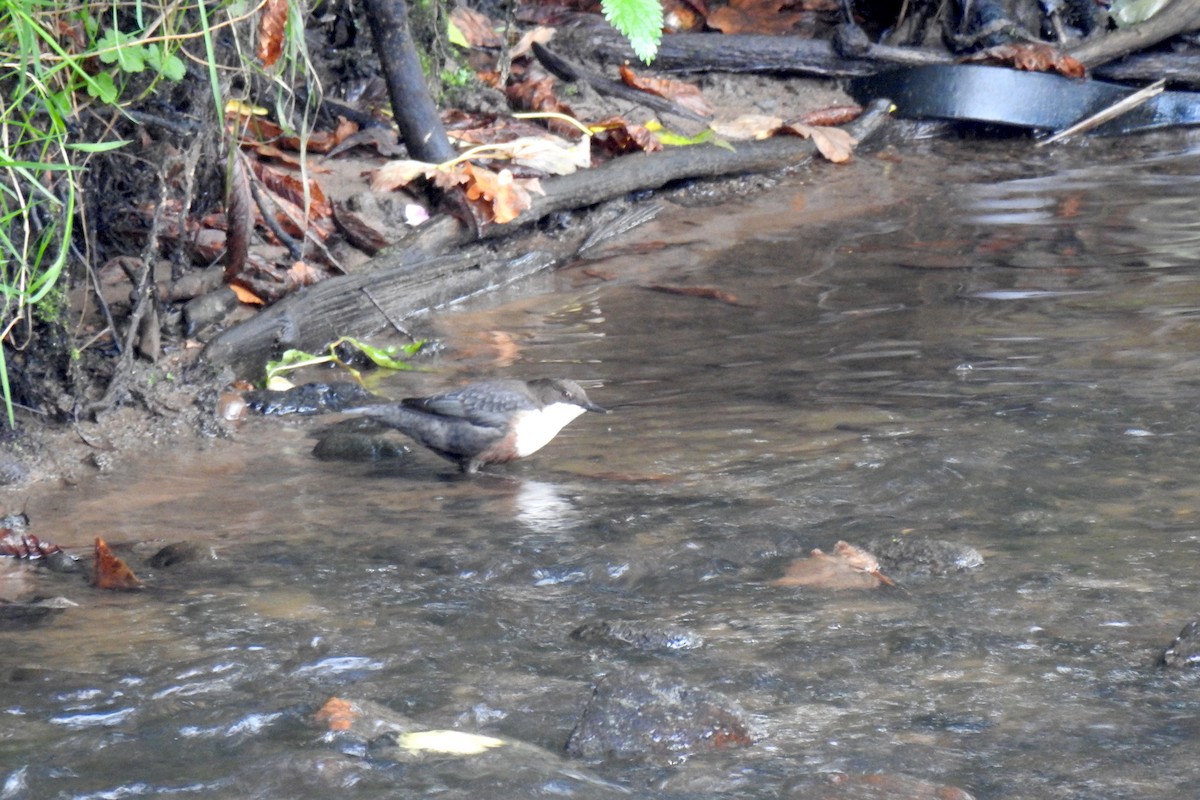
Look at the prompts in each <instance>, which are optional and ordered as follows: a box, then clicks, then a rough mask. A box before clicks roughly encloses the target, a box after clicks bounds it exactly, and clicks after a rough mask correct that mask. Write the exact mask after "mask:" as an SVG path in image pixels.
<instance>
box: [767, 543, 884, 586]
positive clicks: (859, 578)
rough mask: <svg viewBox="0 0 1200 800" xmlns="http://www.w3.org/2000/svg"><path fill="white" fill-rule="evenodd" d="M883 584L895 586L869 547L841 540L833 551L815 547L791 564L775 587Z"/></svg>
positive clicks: (775, 583)
mask: <svg viewBox="0 0 1200 800" xmlns="http://www.w3.org/2000/svg"><path fill="white" fill-rule="evenodd" d="M881 583H886V584H888V585H889V586H894V585H895V584H894V583H892V581H891V580H889V579H888V578H887V577H886V576H885V575H883V574H882V573H881V572H880V571H879V561H878V560H877V559H876V558H875V556H873V555H871V554H870V553H868V552H867V551H866V550H863V549H861V548H858V547H855V546H854V545H851V544H847V543H846V542H838V543H837V544H836V545H834V548H833V553H832V554H829V553H826V552H825V551H823V550H820V549H814V550H813V551H812V552H811V553H810V554H809V557H808V558H799V559H796V560H795V561H793V562H792V563H790V564H788V565H787V567H786V569H785V570H784V574H783V577H781V578H776V579H775V580H773V581H771V585H772V586H812V587H816V588H821V589H874V588H876V587H877V586H879V585H880V584H881Z"/></svg>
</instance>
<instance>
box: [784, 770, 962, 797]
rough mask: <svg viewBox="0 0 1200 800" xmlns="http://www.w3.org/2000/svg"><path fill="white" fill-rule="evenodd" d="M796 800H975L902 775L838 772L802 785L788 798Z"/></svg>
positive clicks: (952, 789) (950, 788) (955, 789)
mask: <svg viewBox="0 0 1200 800" xmlns="http://www.w3.org/2000/svg"><path fill="white" fill-rule="evenodd" d="M785 797H787V798H795V800H802V799H803V800H807V799H808V798H814V800H816V799H818V798H819V800H974V797H973V796H972V795H971V794H970V793H968V792H965V791H963V790H962V789H959V788H958V787H957V786H948V785H946V784H942V783H930V782H929V781H925V780H922V779H920V778H914V777H912V776H910V775H902V774H899V773H885V772H880V773H872V774H869V775H848V774H846V773H844V772H834V773H829V774H826V775H822V776H819V777H814V778H812V779H808V780H805V781H802V782H801V783H799V784H797V785H795V786H792V787H790V788H789V791H788V792H787V793H786V794H785Z"/></svg>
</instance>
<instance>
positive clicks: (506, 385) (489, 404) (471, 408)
mask: <svg viewBox="0 0 1200 800" xmlns="http://www.w3.org/2000/svg"><path fill="white" fill-rule="evenodd" d="M401 403H402V404H403V405H405V406H406V407H408V408H412V409H416V410H419V411H424V412H425V413H427V414H436V415H438V416H440V417H451V418H454V419H463V420H467V421H468V422H470V423H472V424H473V425H480V426H483V427H487V428H503V427H504V426H505V424H506V423H507V422H508V419H509V416H510V415H511V414H512V412H514V411H520V410H522V409H536V408H537V404H536V403H535V402H534V401H533V399H532V398H531V397H530V396H529V394H528V391H527V390H526V389H525V385H524V384H523V383H521V382H520V381H485V382H483V383H473V384H471V385H470V386H464V387H463V388H461V389H455V390H454V391H451V392H445V393H444V394H435V395H433V396H432V397H409V398H406V399H404V400H402V401H401Z"/></svg>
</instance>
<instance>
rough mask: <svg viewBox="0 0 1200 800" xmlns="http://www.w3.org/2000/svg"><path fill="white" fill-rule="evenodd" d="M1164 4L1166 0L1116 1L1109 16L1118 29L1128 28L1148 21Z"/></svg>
mask: <svg viewBox="0 0 1200 800" xmlns="http://www.w3.org/2000/svg"><path fill="white" fill-rule="evenodd" d="M1166 4H1167V0H1116V2H1114V3H1113V4H1112V7H1111V8H1110V9H1109V15H1110V16H1111V17H1112V19H1113V22H1115V23H1117V27H1118V28H1128V27H1130V26H1133V25H1138V24H1140V23H1142V22H1145V21H1146V20H1148V19H1150V18H1151V17H1153V16H1154V15H1155V14H1157V13H1158V12H1159V11H1162V9H1163V7H1164V6H1166Z"/></svg>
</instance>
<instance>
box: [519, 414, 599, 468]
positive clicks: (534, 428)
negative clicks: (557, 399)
mask: <svg viewBox="0 0 1200 800" xmlns="http://www.w3.org/2000/svg"><path fill="white" fill-rule="evenodd" d="M584 411H585V409H584V408H582V407H581V406H577V405H575V404H573V403H551V404H550V405H548V406H546V407H545V408H541V409H538V410H537V411H523V412H521V413H520V415H519V416H518V417H517V419H516V420H515V421H514V422H513V430H514V431H515V432H516V442H515V443H514V445H515V447H516V451H517V457H518V458H524V457H525V456H528V455H531V454H533V453H536V452H537V451H538V450H541V449H542V448H543V447H545V446H546V444H547V443H548V442H549V441H550V440H551V439H553V438H554V437H555V436H557V435H558V432H559V431H561V430H562V429H563V428H564V427H566V424H567V423H568V422H570V421H571V420H573V419H575V418H576V417H578V416H579V415H580V414H582V413H583V412H584Z"/></svg>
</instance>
